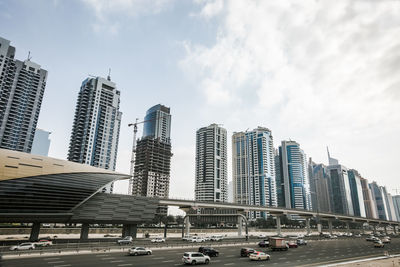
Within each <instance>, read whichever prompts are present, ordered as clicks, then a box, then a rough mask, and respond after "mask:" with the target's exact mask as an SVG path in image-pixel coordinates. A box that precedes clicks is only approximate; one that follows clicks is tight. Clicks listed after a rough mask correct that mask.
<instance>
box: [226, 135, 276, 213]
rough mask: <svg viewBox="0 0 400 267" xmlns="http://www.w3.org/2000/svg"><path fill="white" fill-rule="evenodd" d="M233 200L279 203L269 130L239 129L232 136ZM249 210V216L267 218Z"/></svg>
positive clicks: (262, 203)
mask: <svg viewBox="0 0 400 267" xmlns="http://www.w3.org/2000/svg"><path fill="white" fill-rule="evenodd" d="M232 173H233V187H234V190H233V191H234V202H235V203H240V204H247V205H260V206H274V207H276V206H277V197H276V184H275V163H274V145H273V137H272V133H271V131H270V130H269V129H267V128H264V127H258V128H256V129H254V130H253V131H246V132H238V133H234V134H233V136H232ZM265 216H266V214H265V213H264V212H250V213H249V217H250V219H255V218H260V217H265Z"/></svg>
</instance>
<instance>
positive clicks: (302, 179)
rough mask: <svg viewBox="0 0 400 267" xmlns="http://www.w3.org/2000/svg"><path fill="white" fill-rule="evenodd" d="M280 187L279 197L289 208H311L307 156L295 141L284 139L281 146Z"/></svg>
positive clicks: (283, 204) (278, 179)
mask: <svg viewBox="0 0 400 267" xmlns="http://www.w3.org/2000/svg"><path fill="white" fill-rule="evenodd" d="M279 161H280V164H279V165H280V177H277V186H278V187H279V188H280V191H279V192H280V194H282V195H283V196H280V195H278V199H281V201H283V203H280V205H282V206H283V207H286V208H289V209H305V210H311V209H312V203H311V194H310V182H309V177H308V174H309V170H308V161H307V156H306V154H305V153H304V151H303V150H302V149H300V145H299V144H298V143H297V142H295V141H282V144H281V146H280V147H279Z"/></svg>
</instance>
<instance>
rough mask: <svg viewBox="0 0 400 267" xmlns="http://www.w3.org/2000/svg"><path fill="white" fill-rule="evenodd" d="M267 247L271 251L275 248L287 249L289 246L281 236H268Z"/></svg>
mask: <svg viewBox="0 0 400 267" xmlns="http://www.w3.org/2000/svg"><path fill="white" fill-rule="evenodd" d="M269 247H270V248H271V250H272V251H275V250H288V248H289V246H288V245H287V244H286V240H285V239H284V238H281V237H270V238H269Z"/></svg>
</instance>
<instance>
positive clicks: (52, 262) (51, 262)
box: [48, 261, 65, 264]
mask: <svg viewBox="0 0 400 267" xmlns="http://www.w3.org/2000/svg"><path fill="white" fill-rule="evenodd" d="M64 262H65V261H49V262H48V264H55V263H64Z"/></svg>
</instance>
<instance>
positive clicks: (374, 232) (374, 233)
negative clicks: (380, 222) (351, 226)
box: [373, 224, 376, 235]
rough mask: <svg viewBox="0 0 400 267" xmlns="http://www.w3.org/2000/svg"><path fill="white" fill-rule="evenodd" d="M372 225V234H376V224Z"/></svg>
mask: <svg viewBox="0 0 400 267" xmlns="http://www.w3.org/2000/svg"><path fill="white" fill-rule="evenodd" d="M373 227H374V235H375V234H376V224H374V225H373Z"/></svg>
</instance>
